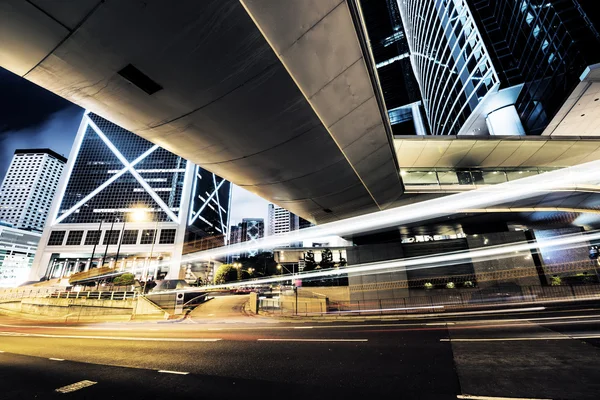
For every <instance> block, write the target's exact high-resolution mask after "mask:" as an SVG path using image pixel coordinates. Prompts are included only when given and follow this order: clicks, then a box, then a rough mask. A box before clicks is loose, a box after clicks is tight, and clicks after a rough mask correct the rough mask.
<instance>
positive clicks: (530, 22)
mask: <svg viewBox="0 0 600 400" xmlns="http://www.w3.org/2000/svg"><path fill="white" fill-rule="evenodd" d="M470 5H471V7H472V9H473V13H474V15H476V16H477V18H476V21H477V22H478V24H479V26H480V27H481V28H480V29H481V31H482V35H483V38H484V40H485V42H486V44H488V48H489V50H490V56H491V58H492V62H493V63H494V65H495V66H496V70H497V71H498V74H499V75H500V80H501V82H506V85H518V84H523V89H522V90H521V92H520V93H519V97H518V98H517V100H516V102H515V105H516V110H517V112H518V115H519V118H520V120H521V121H522V122H523V126H524V128H525V131H526V132H527V133H528V134H533V135H539V134H541V133H542V131H543V130H544V129H545V127H546V126H547V125H548V123H549V122H550V120H551V119H552V117H553V116H554V115H555V114H556V112H557V111H558V109H559V108H560V107H561V106H562V104H563V103H564V101H565V100H566V99H567V97H569V94H570V93H571V92H572V91H573V89H574V88H575V86H576V85H577V84H578V83H579V81H580V76H581V74H582V73H583V72H584V70H585V69H586V67H588V66H589V65H592V64H595V63H598V62H600V54H599V52H598V51H597V49H598V48H600V34H599V31H598V30H599V29H600V26H599V25H598V22H599V21H598V15H597V13H598V11H597V10H598V7H597V4H592V2H590V1H586V0H583V1H581V0H544V1H542V0H521V1H514V0H493V1H492V0H470Z"/></svg>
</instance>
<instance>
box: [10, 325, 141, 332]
mask: <svg viewBox="0 0 600 400" xmlns="http://www.w3.org/2000/svg"><path fill="white" fill-rule="evenodd" d="M0 326H3V327H6V328H35V329H72V330H84V331H132V330H133V329H132V328H110V327H98V326H52V325H8V324H0Z"/></svg>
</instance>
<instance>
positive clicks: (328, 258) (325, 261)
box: [305, 249, 335, 270]
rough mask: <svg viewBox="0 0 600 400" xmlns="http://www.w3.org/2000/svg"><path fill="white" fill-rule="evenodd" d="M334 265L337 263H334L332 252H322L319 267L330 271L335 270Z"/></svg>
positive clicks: (327, 250)
mask: <svg viewBox="0 0 600 400" xmlns="http://www.w3.org/2000/svg"><path fill="white" fill-rule="evenodd" d="M334 265H335V263H334V262H333V254H332V253H331V250H329V249H325V250H323V251H321V262H320V263H319V267H321V268H322V269H329V268H333V266H334ZM305 270H306V268H305Z"/></svg>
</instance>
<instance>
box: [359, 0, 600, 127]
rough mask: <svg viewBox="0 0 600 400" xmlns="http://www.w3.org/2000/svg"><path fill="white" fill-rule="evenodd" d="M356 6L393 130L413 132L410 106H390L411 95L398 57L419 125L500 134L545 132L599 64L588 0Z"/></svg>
mask: <svg viewBox="0 0 600 400" xmlns="http://www.w3.org/2000/svg"><path fill="white" fill-rule="evenodd" d="M361 4H362V9H363V13H364V15H365V21H366V24H367V30H368V32H369V38H370V42H371V49H372V51H373V54H374V56H375V60H376V62H377V73H378V76H379V80H380V82H381V85H382V88H383V93H384V97H385V100H386V105H387V107H388V112H389V117H390V123H391V124H392V127H394V126H396V129H394V133H395V134H396V135H406V134H414V133H417V134H419V132H411V128H410V127H409V126H408V125H407V124H406V123H407V122H409V121H410V120H411V115H414V112H413V113H412V114H411V110H410V109H409V108H408V107H407V106H406V105H404V106H398V105H397V104H395V103H397V102H398V99H401V98H408V97H412V98H415V97H417V94H415V88H414V86H415V85H410V78H407V77H409V76H410V74H407V73H406V71H405V70H406V68H403V69H400V68H399V67H400V66H401V65H403V64H406V63H409V62H410V65H411V67H412V70H413V72H414V77H415V79H416V82H417V86H418V90H417V91H418V92H419V93H418V95H419V96H420V98H421V100H422V101H421V103H420V104H422V107H423V108H424V110H425V114H426V121H425V123H423V127H424V129H422V130H421V131H422V132H423V131H426V132H427V134H433V135H455V134H458V135H486V134H490V135H501V136H502V135H524V134H527V135H540V134H542V133H543V132H544V129H545V128H546V127H547V126H548V124H549V123H550V122H551V120H552V118H553V117H554V116H555V115H556V114H557V112H558V110H559V109H560V108H561V106H562V105H563V104H564V103H565V101H567V99H568V98H569V96H570V95H571V93H572V92H573V90H574V89H575V87H576V86H577V84H578V83H579V82H580V77H581V75H582V73H584V71H585V70H586V68H588V67H589V66H591V65H594V64H596V63H599V62H600V53H599V52H598V51H597V49H598V48H599V47H600V34H599V28H598V27H599V26H600V25H599V20H600V18H599V16H600V11H598V7H597V6H596V5H594V4H593V2H590V1H585V0H546V1H542V0H497V1H496V0H431V1H427V2H422V1H418V0H385V1H383V0H381V1H376V0H361ZM398 15H400V17H401V21H399V18H398ZM407 48H408V50H407ZM394 65H395V67H392V66H394ZM402 125H403V127H402V128H401V129H400V128H399V127H400V126H402ZM415 126H416V125H415ZM407 128H408V129H407ZM421 134H422V133H421Z"/></svg>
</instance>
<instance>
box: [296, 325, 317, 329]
mask: <svg viewBox="0 0 600 400" xmlns="http://www.w3.org/2000/svg"><path fill="white" fill-rule="evenodd" d="M312 328H314V326H295V327H294V329H312Z"/></svg>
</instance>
